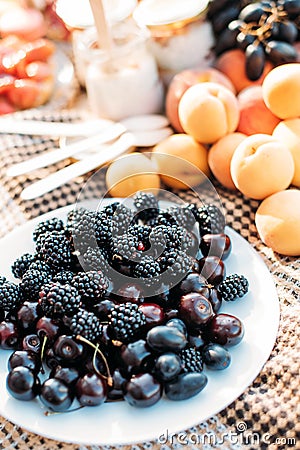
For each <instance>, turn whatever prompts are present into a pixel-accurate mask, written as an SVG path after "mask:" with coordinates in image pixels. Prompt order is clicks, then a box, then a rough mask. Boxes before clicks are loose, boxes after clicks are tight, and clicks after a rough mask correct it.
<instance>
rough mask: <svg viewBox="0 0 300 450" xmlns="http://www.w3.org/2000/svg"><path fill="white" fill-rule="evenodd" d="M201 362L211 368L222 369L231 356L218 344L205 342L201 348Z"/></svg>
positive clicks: (225, 366) (227, 364) (228, 362)
mask: <svg viewBox="0 0 300 450" xmlns="http://www.w3.org/2000/svg"><path fill="white" fill-rule="evenodd" d="M202 358H203V362H204V363H205V364H206V365H207V367H209V368H210V369H213V370H224V369H226V368H227V367H228V366H229V364H230V362H231V356H230V353H229V351H228V350H227V349H226V348H225V347H223V346H222V345H219V344H212V343H210V344H207V345H206V346H205V347H203V349H202Z"/></svg>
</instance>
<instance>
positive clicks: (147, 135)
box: [21, 127, 173, 200]
mask: <svg viewBox="0 0 300 450" xmlns="http://www.w3.org/2000/svg"><path fill="white" fill-rule="evenodd" d="M172 133H173V131H172V129H171V128H168V127H165V128H161V129H158V130H147V131H136V132H134V133H131V132H126V133H124V134H122V135H121V136H120V137H119V138H118V139H117V140H116V141H115V142H114V143H113V144H110V145H103V146H101V147H100V148H99V150H98V152H97V153H95V154H94V155H91V156H88V157H86V158H84V159H82V160H81V161H78V162H76V163H74V164H71V165H70V166H67V167H65V168H64V169H61V170H58V171H57V172H55V173H53V174H51V175H49V176H47V177H46V178H44V179H42V180H39V181H37V182H35V183H33V184H31V185H30V186H28V187H27V188H25V189H24V190H23V191H22V193H21V198H22V199H23V200H32V199H34V198H37V197H40V196H41V195H43V194H46V193H47V192H50V191H52V190H53V189H55V188H57V187H59V186H62V185H63V184H65V183H67V182H68V181H70V180H72V179H73V178H76V177H78V176H80V175H83V174H84V173H87V172H89V171H91V170H94V169H96V168H98V167H101V166H103V165H105V164H107V163H109V162H110V161H112V160H114V159H115V158H118V157H119V156H121V155H123V154H125V153H127V152H129V151H130V150H132V149H134V148H135V147H136V146H142V147H152V146H153V145H155V144H157V143H158V142H160V141H162V140H163V139H165V138H166V137H168V136H170V135H171V134H172Z"/></svg>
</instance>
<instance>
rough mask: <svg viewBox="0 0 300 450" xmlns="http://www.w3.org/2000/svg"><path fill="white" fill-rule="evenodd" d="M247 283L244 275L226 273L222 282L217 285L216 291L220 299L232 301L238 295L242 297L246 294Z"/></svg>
mask: <svg viewBox="0 0 300 450" xmlns="http://www.w3.org/2000/svg"><path fill="white" fill-rule="evenodd" d="M248 289H249V283H248V280H247V278H246V277H244V275H237V274H236V273H235V274H233V275H228V276H227V277H226V278H225V280H224V281H222V283H220V284H219V286H218V291H219V292H220V294H221V297H222V300H226V301H234V300H236V299H237V298H238V297H243V296H244V295H245V294H247V292H248Z"/></svg>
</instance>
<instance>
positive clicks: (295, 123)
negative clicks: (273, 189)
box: [273, 118, 300, 187]
mask: <svg viewBox="0 0 300 450" xmlns="http://www.w3.org/2000/svg"><path fill="white" fill-rule="evenodd" d="M273 136H274V137H275V138H276V139H279V140H280V141H282V142H283V143H284V144H285V145H286V146H287V147H288V149H289V150H290V152H291V154H292V156H293V158H294V164H295V173H294V177H293V180H292V184H293V185H294V186H297V187H300V118H299V119H288V120H283V121H282V122H280V123H279V124H278V125H277V127H276V128H275V130H274V131H273Z"/></svg>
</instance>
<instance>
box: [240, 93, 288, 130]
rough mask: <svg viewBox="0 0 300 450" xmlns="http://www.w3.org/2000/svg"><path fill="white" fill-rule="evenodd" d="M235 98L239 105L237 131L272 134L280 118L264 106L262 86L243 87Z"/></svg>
mask: <svg viewBox="0 0 300 450" xmlns="http://www.w3.org/2000/svg"><path fill="white" fill-rule="evenodd" d="M237 99H238V102H239V107H240V121H239V124H238V127H237V131H240V132H241V133H245V134H247V135H249V136H250V135H251V134H259V133H263V134H272V132H273V130H274V128H275V127H276V125H278V123H279V122H280V119H279V118H278V117H277V116H275V115H274V114H273V113H272V112H271V111H270V110H269V109H268V108H267V107H266V104H265V102H264V100H263V94H262V87H261V86H250V87H248V88H246V89H243V90H242V91H241V92H240V93H239V95H238V97H237Z"/></svg>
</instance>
